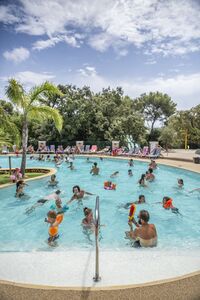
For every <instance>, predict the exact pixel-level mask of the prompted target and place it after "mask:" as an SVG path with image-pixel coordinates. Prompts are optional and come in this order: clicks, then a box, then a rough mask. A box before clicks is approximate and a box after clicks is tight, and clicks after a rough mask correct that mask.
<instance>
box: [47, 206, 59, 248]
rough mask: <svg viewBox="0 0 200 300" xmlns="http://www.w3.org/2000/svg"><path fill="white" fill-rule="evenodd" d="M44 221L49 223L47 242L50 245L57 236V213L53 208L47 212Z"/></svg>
mask: <svg viewBox="0 0 200 300" xmlns="http://www.w3.org/2000/svg"><path fill="white" fill-rule="evenodd" d="M45 222H47V223H49V224H50V226H49V238H48V244H49V245H50V246H52V243H53V242H55V240H56V239H58V238H59V234H58V226H59V224H60V223H59V222H58V221H57V213H56V212H55V211H54V210H50V211H49V212H48V213H47V218H45Z"/></svg>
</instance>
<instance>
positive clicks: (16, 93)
mask: <svg viewBox="0 0 200 300" xmlns="http://www.w3.org/2000/svg"><path fill="white" fill-rule="evenodd" d="M8 83H9V85H8V86H7V87H6V95H7V97H8V98H9V99H10V100H11V102H12V103H13V104H16V105H18V106H20V107H23V102H24V96H25V90H24V88H23V86H22V85H21V84H20V83H19V82H17V81H16V80H15V79H13V78H11V79H9V80H8Z"/></svg>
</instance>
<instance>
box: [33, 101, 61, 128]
mask: <svg viewBox="0 0 200 300" xmlns="http://www.w3.org/2000/svg"><path fill="white" fill-rule="evenodd" d="M28 119H29V120H35V121H39V122H41V121H46V120H53V121H54V123H55V126H56V128H57V130H58V131H61V129H62V125H63V118H62V116H61V115H60V113H59V111H58V110H57V109H55V108H52V107H49V106H34V107H31V109H30V110H29V112H28Z"/></svg>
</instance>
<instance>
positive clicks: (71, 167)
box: [67, 161, 75, 171]
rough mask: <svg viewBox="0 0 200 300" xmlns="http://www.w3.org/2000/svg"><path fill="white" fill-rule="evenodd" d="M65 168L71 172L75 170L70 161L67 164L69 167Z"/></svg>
mask: <svg viewBox="0 0 200 300" xmlns="http://www.w3.org/2000/svg"><path fill="white" fill-rule="evenodd" d="M67 168H69V169H70V170H71V171H73V170H75V167H74V165H73V162H72V161H70V163H69V167H67Z"/></svg>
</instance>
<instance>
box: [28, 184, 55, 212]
mask: <svg viewBox="0 0 200 300" xmlns="http://www.w3.org/2000/svg"><path fill="white" fill-rule="evenodd" d="M60 193H61V191H60V190H57V191H56V192H55V193H52V194H50V195H47V196H44V197H43V198H42V199H39V200H38V201H37V202H36V203H35V204H34V205H33V206H31V207H30V208H27V209H26V214H30V213H32V212H33V211H34V210H35V209H36V207H38V206H42V205H44V204H45V203H46V202H48V201H51V200H54V201H56V200H58V199H60ZM60 200H61V199H60Z"/></svg>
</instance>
